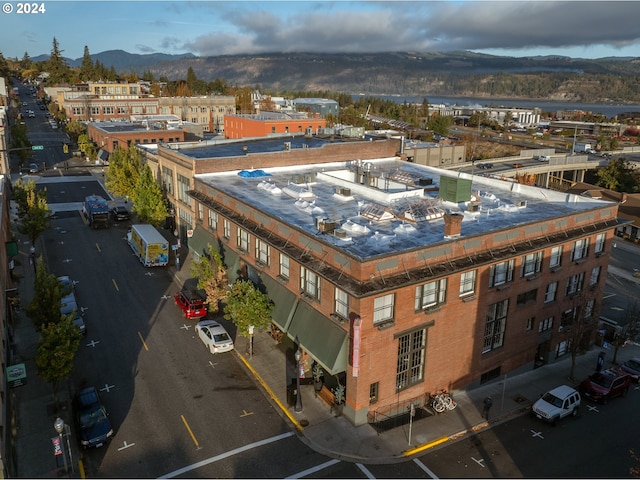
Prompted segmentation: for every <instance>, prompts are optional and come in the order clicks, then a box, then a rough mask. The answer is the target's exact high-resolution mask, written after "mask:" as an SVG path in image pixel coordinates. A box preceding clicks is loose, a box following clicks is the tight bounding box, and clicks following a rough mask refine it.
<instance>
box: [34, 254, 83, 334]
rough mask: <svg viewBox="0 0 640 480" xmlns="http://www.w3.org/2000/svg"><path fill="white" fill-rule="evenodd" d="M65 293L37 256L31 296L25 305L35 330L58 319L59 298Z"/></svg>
mask: <svg viewBox="0 0 640 480" xmlns="http://www.w3.org/2000/svg"><path fill="white" fill-rule="evenodd" d="M66 293H68V292H63V291H62V285H60V282H59V281H58V279H57V278H56V276H55V275H53V274H49V273H47V271H46V268H45V266H44V262H43V260H42V257H39V258H38V259H37V261H36V276H35V281H34V294H33V298H32V299H31V301H30V302H29V303H28V304H27V306H26V307H25V312H26V314H27V316H28V317H29V318H30V319H31V321H32V322H33V325H34V326H35V328H36V330H38V331H41V330H42V328H43V327H44V326H45V325H47V324H50V323H57V322H59V321H60V319H61V316H60V306H61V303H60V300H61V299H62V297H63V295H64V294H66ZM76 328H77V327H76Z"/></svg>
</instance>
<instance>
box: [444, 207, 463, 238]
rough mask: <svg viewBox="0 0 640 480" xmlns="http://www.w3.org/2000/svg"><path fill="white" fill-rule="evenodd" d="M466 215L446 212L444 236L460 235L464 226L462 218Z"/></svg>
mask: <svg viewBox="0 0 640 480" xmlns="http://www.w3.org/2000/svg"><path fill="white" fill-rule="evenodd" d="M463 218H464V215H461V214H459V213H445V214H444V236H445V237H447V238H448V237H459V236H460V230H461V227H462V219H463Z"/></svg>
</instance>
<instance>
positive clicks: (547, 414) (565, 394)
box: [531, 385, 581, 425]
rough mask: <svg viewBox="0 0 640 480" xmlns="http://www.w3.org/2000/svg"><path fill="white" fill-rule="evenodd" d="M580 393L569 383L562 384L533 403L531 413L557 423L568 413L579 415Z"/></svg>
mask: <svg viewBox="0 0 640 480" xmlns="http://www.w3.org/2000/svg"><path fill="white" fill-rule="evenodd" d="M580 400H581V399H580V394H579V393H578V392H577V391H576V390H575V389H573V388H571V387H569V386H568V385H561V386H559V387H556V388H554V389H553V390H550V391H548V392H547V393H545V394H544V395H543V396H542V397H540V399H539V400H538V401H537V402H536V403H534V404H533V407H532V408H531V413H532V414H533V415H535V416H536V417H537V418H539V419H541V420H545V421H547V422H550V423H552V424H553V425H555V424H556V423H557V422H558V420H560V419H561V418H564V417H566V416H568V415H573V416H574V417H575V416H576V415H578V410H579V408H580Z"/></svg>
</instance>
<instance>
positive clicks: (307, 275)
mask: <svg viewBox="0 0 640 480" xmlns="http://www.w3.org/2000/svg"><path fill="white" fill-rule="evenodd" d="M300 291H301V292H302V293H303V294H304V295H306V296H307V297H310V298H313V299H315V300H320V277H319V276H318V275H316V274H315V273H314V272H312V271H311V270H309V269H308V268H306V267H303V266H301V267H300Z"/></svg>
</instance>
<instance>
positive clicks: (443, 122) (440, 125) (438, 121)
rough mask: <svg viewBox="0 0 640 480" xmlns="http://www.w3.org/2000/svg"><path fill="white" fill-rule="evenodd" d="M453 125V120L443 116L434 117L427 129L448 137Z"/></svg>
mask: <svg viewBox="0 0 640 480" xmlns="http://www.w3.org/2000/svg"><path fill="white" fill-rule="evenodd" d="M451 125H453V118H452V117H448V116H443V115H434V116H433V117H431V118H430V119H429V121H428V122H427V127H428V128H429V130H432V131H433V132H434V133H437V134H439V135H442V136H443V137H446V136H448V135H449V129H450V128H451Z"/></svg>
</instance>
